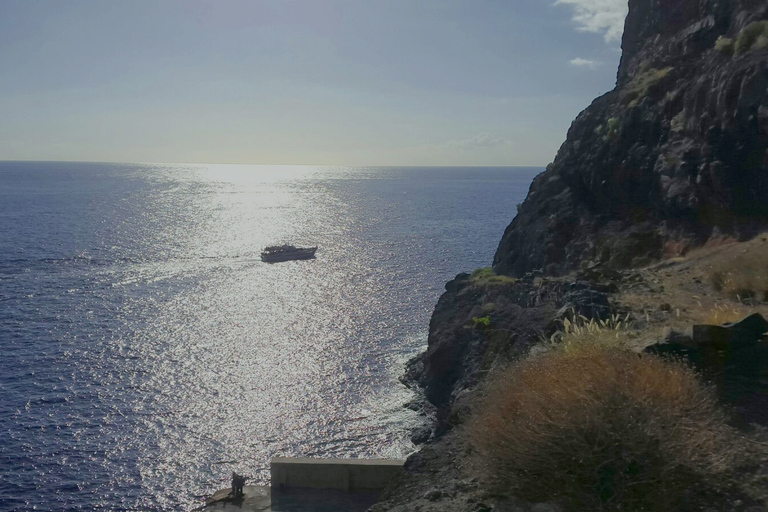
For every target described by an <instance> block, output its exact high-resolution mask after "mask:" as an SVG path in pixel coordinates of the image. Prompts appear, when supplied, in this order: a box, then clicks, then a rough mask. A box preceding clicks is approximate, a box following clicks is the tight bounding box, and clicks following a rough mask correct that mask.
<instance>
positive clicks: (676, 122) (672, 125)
mask: <svg viewBox="0 0 768 512" xmlns="http://www.w3.org/2000/svg"><path fill="white" fill-rule="evenodd" d="M684 128H685V112H679V113H678V114H677V115H676V116H675V117H673V118H672V120H671V121H670V122H669V129H670V130H672V131H673V132H681V131H683V129H684Z"/></svg>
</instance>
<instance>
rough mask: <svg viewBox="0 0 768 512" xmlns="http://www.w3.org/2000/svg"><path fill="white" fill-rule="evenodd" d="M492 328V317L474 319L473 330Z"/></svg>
mask: <svg viewBox="0 0 768 512" xmlns="http://www.w3.org/2000/svg"><path fill="white" fill-rule="evenodd" d="M490 327H491V316H490V315H488V316H482V317H480V318H478V317H476V316H475V317H472V328H474V329H489V328H490Z"/></svg>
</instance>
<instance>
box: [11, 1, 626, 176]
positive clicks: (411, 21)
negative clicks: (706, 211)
mask: <svg viewBox="0 0 768 512" xmlns="http://www.w3.org/2000/svg"><path fill="white" fill-rule="evenodd" d="M625 13H626V2H625V1H623V0H558V1H557V2H541V1H539V0H523V1H519V2H510V1H504V0H485V1H482V2H473V1H470V0H440V1H425V2H419V3H418V4H414V3H412V2H408V1H405V0H390V1H371V2H354V1H351V0H296V1H294V2H290V3H289V2H282V1H278V0H259V1H253V2H251V1H246V0H225V1H219V2H212V1H210V0H189V1H187V2H173V1H169V0H159V1H148V0H137V1H135V2H130V3H128V2H126V3H105V2H98V1H94V0H73V1H69V2H56V1H53V0H42V1H39V2H25V1H22V0H8V1H6V2H3V3H2V4H0V43H1V44H0V65H2V67H3V69H6V70H9V71H8V72H7V73H6V74H5V76H4V77H3V80H0V115H2V116H3V119H4V123H3V125H2V126H0V160H22V161H83V162H152V163H159V162H163V163H202V162H212V163H231V164H248V165H278V164H279V165H350V166H438V167H439V166H504V167H508V166H543V165H546V164H547V163H548V162H551V161H552V160H553V159H554V156H555V153H556V151H557V149H558V148H559V147H560V145H561V144H562V142H563V141H564V140H565V136H566V132H567V129H568V127H569V125H570V123H571V121H572V120H573V119H574V118H575V117H576V115H577V114H578V113H579V112H580V111H581V110H583V109H584V108H586V107H587V106H588V105H589V103H590V102H591V101H592V100H593V99H594V98H595V97H596V96H598V95H600V94H602V93H604V92H606V91H608V90H610V89H612V88H613V86H614V84H615V75H616V68H617V65H618V61H619V57H620V50H619V44H620V37H621V31H622V28H623V18H624V16H625Z"/></svg>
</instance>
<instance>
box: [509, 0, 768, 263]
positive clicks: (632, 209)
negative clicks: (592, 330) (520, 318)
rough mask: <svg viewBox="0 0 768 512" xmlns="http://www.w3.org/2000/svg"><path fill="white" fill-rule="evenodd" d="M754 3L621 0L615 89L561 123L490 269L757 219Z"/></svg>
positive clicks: (758, 83) (764, 180)
mask: <svg viewBox="0 0 768 512" xmlns="http://www.w3.org/2000/svg"><path fill="white" fill-rule="evenodd" d="M767 18H768V3H766V2H765V0H631V1H630V10H629V15H628V17H627V19H626V24H625V31H624V37H623V42H622V48H623V54H622V58H621V65H620V67H619V72H618V79H617V85H616V88H615V89H614V90H613V91H611V92H609V93H607V94H605V95H603V96H602V97H600V98H598V99H596V100H595V101H594V102H593V103H592V105H591V106H589V108H587V109H586V110H584V111H583V112H582V113H581V114H580V115H579V116H578V117H577V119H576V120H575V121H574V122H573V124H572V126H571V128H570V130H569V131H568V137H567V140H566V141H565V143H564V144H563V145H562V147H561V148H560V150H559V152H558V154H557V157H556V158H555V161H554V162H553V163H552V164H550V165H549V166H548V167H547V170H546V171H545V172H544V173H542V174H541V175H540V176H538V177H537V178H536V179H535V180H534V182H533V184H532V185H531V188H530V192H529V194H528V198H527V199H526V201H525V202H524V203H523V204H522V207H521V208H520V211H519V214H518V215H517V217H516V218H515V219H514V220H513V221H512V223H511V224H510V225H509V227H508V228H507V230H506V232H505V233H504V237H503V238H502V240H501V243H500V244H499V248H498V250H497V252H496V255H495V257H494V270H495V271H496V272H498V273H500V274H506V275H522V274H524V273H526V272H529V271H532V270H540V271H542V272H544V273H545V274H548V275H562V274H565V273H567V272H569V271H571V270H574V269H577V268H579V266H580V265H584V264H585V262H589V261H595V262H601V263H606V264H609V265H611V266H614V267H628V266H632V265H635V264H639V263H643V262H648V261H649V260H651V259H656V258H659V257H662V256H664V255H665V254H666V255H677V254H680V253H682V252H684V251H686V250H687V249H688V248H690V247H694V246H697V245H701V244H704V243H705V242H707V241H708V240H709V239H711V238H713V237H733V238H736V239H739V238H744V237H748V236H749V235H751V234H753V233H754V229H755V224H756V223H757V224H763V222H764V221H765V220H766V219H768V200H766V198H767V197H768V152H767V150H768V29H767V28H766V26H767V25H766V23H764V22H763V23H760V22H761V20H766V19H767Z"/></svg>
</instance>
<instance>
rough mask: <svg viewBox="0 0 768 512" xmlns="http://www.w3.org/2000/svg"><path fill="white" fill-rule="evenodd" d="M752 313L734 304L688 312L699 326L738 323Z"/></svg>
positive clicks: (747, 308)
mask: <svg viewBox="0 0 768 512" xmlns="http://www.w3.org/2000/svg"><path fill="white" fill-rule="evenodd" d="M754 312H755V310H754V309H753V308H750V307H748V306H745V305H744V304H740V303H736V302H734V303H731V304H728V305H722V304H716V305H714V306H712V307H709V308H701V307H699V308H697V309H694V310H692V311H690V312H689V315H690V317H691V318H692V319H693V320H694V321H695V322H698V323H701V324H707V325H722V324H727V323H736V322H740V321H741V320H744V319H745V318H746V317H748V316H749V315H751V314H752V313H754Z"/></svg>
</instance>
